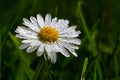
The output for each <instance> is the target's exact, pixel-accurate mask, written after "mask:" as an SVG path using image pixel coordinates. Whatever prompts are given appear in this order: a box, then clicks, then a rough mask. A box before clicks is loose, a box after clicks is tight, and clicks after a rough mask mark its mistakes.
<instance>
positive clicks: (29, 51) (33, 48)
mask: <svg viewBox="0 0 120 80" xmlns="http://www.w3.org/2000/svg"><path fill="white" fill-rule="evenodd" d="M37 48H38V46H30V47H28V48H27V50H26V51H27V53H31V52H33V51H35V50H36V49H37Z"/></svg>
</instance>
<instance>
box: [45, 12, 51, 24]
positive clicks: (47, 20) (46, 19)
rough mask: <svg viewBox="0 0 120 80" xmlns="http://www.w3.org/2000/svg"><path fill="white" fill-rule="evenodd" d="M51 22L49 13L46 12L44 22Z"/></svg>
mask: <svg viewBox="0 0 120 80" xmlns="http://www.w3.org/2000/svg"><path fill="white" fill-rule="evenodd" d="M50 23H51V15H50V14H46V16H45V24H46V25H49V24H50Z"/></svg>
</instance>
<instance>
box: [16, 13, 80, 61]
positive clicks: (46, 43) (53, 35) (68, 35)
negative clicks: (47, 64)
mask: <svg viewBox="0 0 120 80" xmlns="http://www.w3.org/2000/svg"><path fill="white" fill-rule="evenodd" d="M23 24H24V26H26V27H22V26H18V28H17V29H16V30H15V32H16V33H17V34H16V36H17V37H18V38H21V39H23V40H22V45H21V46H20V47H19V48H20V49H26V48H27V49H26V52H27V53H31V52H33V51H35V50H36V54H37V56H41V55H42V54H44V57H45V59H46V58H48V59H49V60H51V62H52V63H55V62H56V60H57V56H56V53H58V52H60V53H62V54H63V55H64V56H65V57H69V56H70V54H69V52H70V53H72V54H73V55H74V56H76V57H77V54H76V52H75V49H78V47H77V45H80V44H81V41H80V39H78V38H76V37H78V36H79V34H80V31H76V30H75V28H76V26H70V27H69V21H68V20H64V19H57V18H56V17H55V18H53V19H52V18H51V15H50V14H46V16H45V20H44V19H43V17H42V16H41V15H40V14H37V18H35V17H30V20H28V19H26V18H23ZM45 52H46V54H47V55H46V54H45Z"/></svg>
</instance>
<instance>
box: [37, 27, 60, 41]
mask: <svg viewBox="0 0 120 80" xmlns="http://www.w3.org/2000/svg"><path fill="white" fill-rule="evenodd" d="M39 36H40V39H41V41H43V42H45V43H46V42H47V43H51V42H55V41H57V39H58V31H57V30H56V29H55V28H53V27H50V26H46V27H43V28H42V29H41V30H40V33H39Z"/></svg>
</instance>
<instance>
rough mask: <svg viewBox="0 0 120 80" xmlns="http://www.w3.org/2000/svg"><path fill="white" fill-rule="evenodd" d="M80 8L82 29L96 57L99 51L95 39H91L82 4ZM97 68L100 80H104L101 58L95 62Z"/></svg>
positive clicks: (80, 3) (79, 5)
mask: <svg viewBox="0 0 120 80" xmlns="http://www.w3.org/2000/svg"><path fill="white" fill-rule="evenodd" d="M78 7H79V8H78V9H79V15H80V19H81V21H82V24H83V27H82V28H83V30H84V32H85V35H86V36H87V38H88V40H89V43H90V46H91V50H92V53H93V56H94V57H96V56H97V55H98V51H97V49H96V46H95V43H94V41H93V39H92V38H91V35H90V31H89V29H88V26H87V23H86V20H85V17H84V14H83V11H82V2H79V4H78ZM95 68H96V69H97V72H98V75H99V78H100V80H102V72H101V67H100V63H99V57H97V58H96V60H95Z"/></svg>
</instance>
